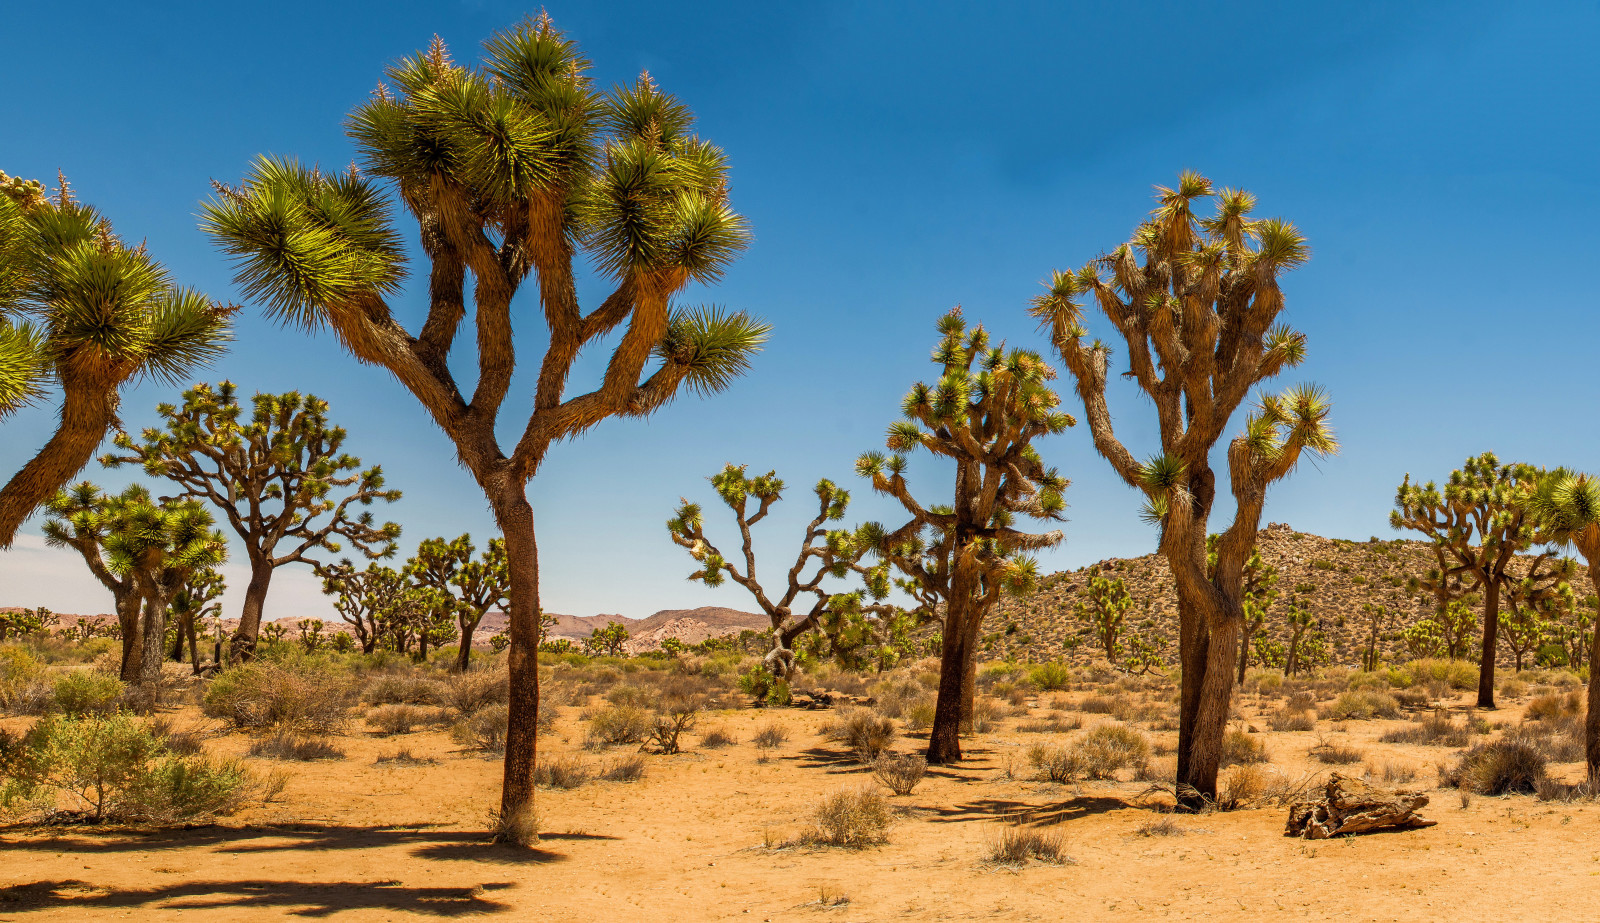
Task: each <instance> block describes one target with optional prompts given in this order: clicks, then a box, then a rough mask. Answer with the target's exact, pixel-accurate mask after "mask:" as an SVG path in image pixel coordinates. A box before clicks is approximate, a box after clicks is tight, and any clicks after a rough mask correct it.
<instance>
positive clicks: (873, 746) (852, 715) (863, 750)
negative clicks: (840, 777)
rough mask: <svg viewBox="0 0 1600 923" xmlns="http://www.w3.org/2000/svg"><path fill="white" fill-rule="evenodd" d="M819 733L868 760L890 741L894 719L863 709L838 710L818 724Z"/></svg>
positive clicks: (871, 759)
mask: <svg viewBox="0 0 1600 923" xmlns="http://www.w3.org/2000/svg"><path fill="white" fill-rule="evenodd" d="M822 733H823V736H825V737H827V738H828V739H829V740H833V741H838V742H839V743H842V744H844V745H845V746H846V747H848V748H850V752H851V753H853V754H855V758H856V759H857V760H859V761H860V762H863V763H871V762H873V761H875V760H876V759H877V758H878V757H879V756H882V755H883V753H884V751H886V750H888V749H889V747H890V745H892V744H893V743H894V738H895V729H894V722H893V721H891V720H889V719H888V718H884V717H881V716H879V715H875V714H873V713H872V712H870V711H867V710H865V709H857V710H854V711H848V712H845V713H844V714H841V715H840V716H839V717H838V718H837V719H836V720H834V721H832V722H830V723H828V724H827V725H825V726H824V727H823V728H822Z"/></svg>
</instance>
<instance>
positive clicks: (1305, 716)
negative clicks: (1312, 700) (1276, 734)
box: [1267, 705, 1317, 731]
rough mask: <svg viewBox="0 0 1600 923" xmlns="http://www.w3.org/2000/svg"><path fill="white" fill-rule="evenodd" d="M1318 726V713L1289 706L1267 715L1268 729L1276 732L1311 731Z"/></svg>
mask: <svg viewBox="0 0 1600 923" xmlns="http://www.w3.org/2000/svg"><path fill="white" fill-rule="evenodd" d="M1316 726H1317V713H1316V712H1315V711H1311V710H1309V709H1294V708H1290V707H1288V706H1287V705H1286V706H1284V707H1283V708H1280V709H1278V710H1276V711H1274V712H1273V713H1272V714H1270V715H1267V727H1269V728H1271V729H1272V730H1274V731H1310V730H1313V729H1315V728H1316Z"/></svg>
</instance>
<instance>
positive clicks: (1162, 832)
mask: <svg viewBox="0 0 1600 923" xmlns="http://www.w3.org/2000/svg"><path fill="white" fill-rule="evenodd" d="M1133 832H1134V833H1136V834H1138V835H1139V836H1146V837H1149V836H1184V835H1186V834H1187V833H1188V832H1189V831H1188V830H1185V829H1184V828H1182V827H1180V826H1178V822H1177V821H1175V820H1173V819H1172V818H1170V817H1163V818H1161V819H1160V820H1147V821H1145V822H1144V823H1142V824H1140V825H1139V826H1138V828H1137V829H1135V830H1134V831H1133Z"/></svg>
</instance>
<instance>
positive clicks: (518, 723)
mask: <svg viewBox="0 0 1600 923" xmlns="http://www.w3.org/2000/svg"><path fill="white" fill-rule="evenodd" d="M492 499H493V509H494V515H495V524H496V525H498V526H499V527H500V532H501V534H502V535H503V536H504V537H505V542H506V569H507V570H508V571H509V573H510V576H511V592H510V594H508V595H509V596H510V599H511V603H510V606H509V610H510V611H509V612H508V613H507V615H508V616H509V617H510V624H509V626H508V633H509V634H510V636H511V645H510V647H509V648H508V650H507V661H508V664H509V666H510V673H511V676H510V685H511V690H510V692H511V699H510V708H509V712H510V723H509V725H508V726H507V728H506V759H505V774H504V782H503V788H502V789H501V794H500V815H501V818H502V820H503V821H515V820H517V819H519V818H522V817H525V816H526V814H527V812H529V811H531V810H532V807H533V764H534V758H535V756H536V755H537V752H538V734H539V546H538V543H537V541H536V540H535V538H534V531H533V507H532V506H531V505H529V503H528V498H527V496H526V495H525V494H524V492H523V488H522V486H521V485H520V484H515V485H511V486H507V487H503V488H501V489H500V490H498V491H496V492H495V493H494V494H493V495H492Z"/></svg>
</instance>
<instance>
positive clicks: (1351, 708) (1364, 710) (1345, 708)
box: [1328, 689, 1400, 721]
mask: <svg viewBox="0 0 1600 923" xmlns="http://www.w3.org/2000/svg"><path fill="white" fill-rule="evenodd" d="M1399 716H1400V703H1399V702H1397V701H1395V698H1394V696H1392V695H1389V694H1388V693H1386V692H1376V691H1374V690H1371V689H1357V690H1355V691H1352V692H1345V693H1341V694H1340V696H1339V698H1337V699H1335V700H1334V703H1333V706H1332V707H1331V708H1329V709H1328V717H1329V718H1332V719H1333V720H1334V721H1348V720H1351V719H1357V720H1367V719H1371V718H1397V717H1399Z"/></svg>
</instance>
